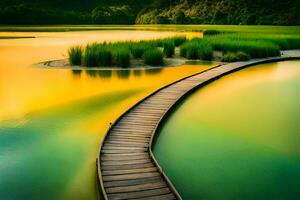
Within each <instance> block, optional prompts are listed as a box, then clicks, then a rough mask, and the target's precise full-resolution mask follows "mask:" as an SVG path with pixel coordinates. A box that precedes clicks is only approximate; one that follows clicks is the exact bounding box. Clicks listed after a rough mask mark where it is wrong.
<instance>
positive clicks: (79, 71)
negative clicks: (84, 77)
mask: <svg viewBox="0 0 300 200" xmlns="http://www.w3.org/2000/svg"><path fill="white" fill-rule="evenodd" d="M81 73H82V70H72V74H73V75H74V76H76V77H80V76H81Z"/></svg>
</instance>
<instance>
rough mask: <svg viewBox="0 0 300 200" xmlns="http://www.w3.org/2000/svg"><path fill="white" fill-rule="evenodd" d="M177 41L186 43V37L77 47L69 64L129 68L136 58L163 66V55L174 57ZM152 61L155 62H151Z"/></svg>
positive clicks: (70, 52)
mask: <svg viewBox="0 0 300 200" xmlns="http://www.w3.org/2000/svg"><path fill="white" fill-rule="evenodd" d="M175 41H177V44H180V43H182V42H183V41H185V37H181V36H176V37H171V38H166V39H157V40H150V41H139V42H131V41H129V42H117V43H106V42H104V43H93V44H88V45H87V46H86V47H85V48H82V47H80V46H75V47H71V48H70V49H69V50H68V55H69V62H70V64H71V65H82V66H87V67H97V66H102V67H108V66H118V67H129V66H130V64H131V59H132V58H134V59H138V60H139V59H143V60H144V63H146V64H151V63H153V64H151V65H162V64H163V55H165V56H166V57H172V56H173V55H174V52H175V44H174V43H175ZM161 47H163V49H164V50H163V51H164V54H163V53H162V52H161V51H160V50H159V48H161ZM150 50H151V51H150ZM156 50H157V51H156ZM150 59H154V60H152V61H150Z"/></svg>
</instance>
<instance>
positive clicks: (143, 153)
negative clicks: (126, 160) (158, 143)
mask: <svg viewBox="0 0 300 200" xmlns="http://www.w3.org/2000/svg"><path fill="white" fill-rule="evenodd" d="M140 155H145V156H149V154H148V153H145V152H135V153H121V154H117V155H115V154H110V153H102V154H101V156H103V157H106V156H108V157H114V156H115V157H120V156H124V157H131V156H140Z"/></svg>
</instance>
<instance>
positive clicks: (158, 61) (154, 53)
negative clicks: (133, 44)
mask: <svg viewBox="0 0 300 200" xmlns="http://www.w3.org/2000/svg"><path fill="white" fill-rule="evenodd" d="M143 59H144V63H145V64H147V65H155V66H158V65H163V64H164V59H163V53H162V52H161V51H160V50H159V49H158V48H153V49H149V50H147V51H146V52H145V53H144V54H143Z"/></svg>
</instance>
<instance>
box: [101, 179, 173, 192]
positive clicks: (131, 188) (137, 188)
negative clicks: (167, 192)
mask: <svg viewBox="0 0 300 200" xmlns="http://www.w3.org/2000/svg"><path fill="white" fill-rule="evenodd" d="M165 187H167V184H166V183H164V182H157V183H144V184H140V185H131V186H120V187H113V188H106V192H107V193H108V194H113V193H120V192H134V191H145V190H153V189H158V188H165Z"/></svg>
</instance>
